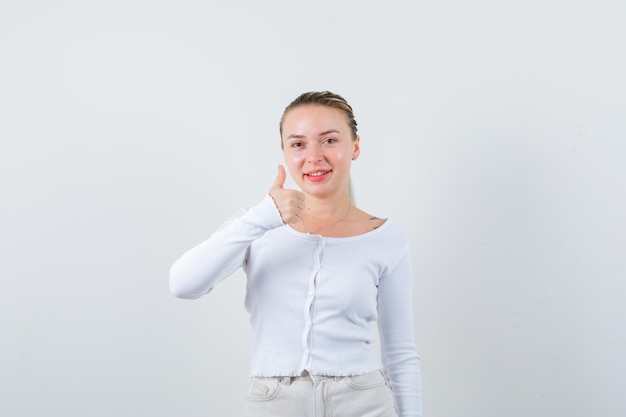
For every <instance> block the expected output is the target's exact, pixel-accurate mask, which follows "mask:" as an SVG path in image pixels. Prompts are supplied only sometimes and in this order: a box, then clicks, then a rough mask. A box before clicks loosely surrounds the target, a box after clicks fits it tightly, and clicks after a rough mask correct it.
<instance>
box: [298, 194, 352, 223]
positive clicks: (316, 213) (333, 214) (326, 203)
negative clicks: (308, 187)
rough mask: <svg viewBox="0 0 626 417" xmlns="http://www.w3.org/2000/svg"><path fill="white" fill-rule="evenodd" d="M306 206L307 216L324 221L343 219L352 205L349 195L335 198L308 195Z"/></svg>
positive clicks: (305, 212)
mask: <svg viewBox="0 0 626 417" xmlns="http://www.w3.org/2000/svg"><path fill="white" fill-rule="evenodd" d="M305 205H306V208H305V210H304V214H305V216H307V217H310V218H313V219H318V220H322V221H323V220H336V219H337V218H343V217H344V216H346V212H347V211H348V209H349V208H350V206H351V205H352V204H351V203H350V200H349V199H348V196H347V195H346V196H337V197H334V198H316V197H312V196H309V195H307V196H306V197H305Z"/></svg>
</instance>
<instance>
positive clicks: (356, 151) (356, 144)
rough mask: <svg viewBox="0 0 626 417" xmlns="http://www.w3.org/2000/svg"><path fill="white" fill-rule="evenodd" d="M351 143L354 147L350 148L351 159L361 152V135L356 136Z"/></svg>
mask: <svg viewBox="0 0 626 417" xmlns="http://www.w3.org/2000/svg"><path fill="white" fill-rule="evenodd" d="M352 143H353V145H354V149H353V150H352V160H355V159H356V158H358V157H359V155H360V154H361V137H360V136H357V137H356V139H355V140H354V141H353V142H352Z"/></svg>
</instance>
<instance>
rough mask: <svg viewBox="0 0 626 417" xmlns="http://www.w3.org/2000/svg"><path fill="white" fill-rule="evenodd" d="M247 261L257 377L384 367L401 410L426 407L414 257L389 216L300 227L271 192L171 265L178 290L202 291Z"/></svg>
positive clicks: (191, 295) (406, 414) (410, 415)
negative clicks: (348, 226)
mask: <svg viewBox="0 0 626 417" xmlns="http://www.w3.org/2000/svg"><path fill="white" fill-rule="evenodd" d="M239 267H243V268H244V270H245V271H246V275H247V288H246V298H245V306H246V309H247V310H248V312H249V313H250V323H251V327H252V357H251V376H297V375H300V374H301V373H302V372H303V371H304V370H307V371H308V372H309V373H310V374H312V375H333V376H347V375H359V374H363V373H367V372H371V371H374V370H377V369H381V368H383V369H384V370H385V374H386V375H387V377H388V379H389V382H390V385H391V387H392V391H393V394H394V399H395V402H396V408H397V409H398V412H399V416H400V417H417V416H420V415H421V382H420V365H419V356H418V354H417V350H416V347H415V340H414V335H413V304H412V281H413V274H412V267H411V256H410V250H409V241H408V239H407V238H406V237H405V236H404V234H403V233H402V232H401V231H400V229H399V228H397V227H395V226H394V225H393V224H392V223H391V222H390V221H389V220H387V221H386V222H385V223H384V224H383V225H382V226H380V227H379V228H377V229H375V230H372V231H370V232H367V233H364V234H361V235H357V236H351V237H342V238H330V237H323V236H320V235H312V234H306V233H301V232H298V231H296V230H295V229H293V228H291V227H290V226H288V225H284V224H283V223H282V220H281V218H280V214H279V213H278V210H277V208H276V206H275V205H274V201H273V200H272V198H271V197H270V196H269V195H267V196H266V197H265V199H264V200H263V201H262V202H261V203H260V204H258V205H256V206H254V207H252V208H251V209H249V210H242V211H241V212H240V213H238V214H237V215H236V216H235V217H233V218H231V219H230V220H228V221H227V222H226V223H224V224H223V225H222V226H221V227H220V229H218V230H217V231H216V232H215V233H213V235H211V237H210V238H209V239H208V240H206V241H204V242H203V243H201V244H199V245H198V246H196V247H195V248H193V249H191V250H189V251H188V252H186V253H185V254H183V256H182V257H181V258H180V259H178V260H177V261H176V262H175V263H174V264H173V265H172V267H171V270H170V289H171V291H172V293H173V294H174V295H175V296H176V297H179V298H187V299H195V298H198V297H200V296H202V295H204V294H207V293H209V292H210V291H211V290H212V289H213V288H214V286H215V285H216V284H217V283H218V282H220V281H221V280H223V279H225V278H226V277H228V276H229V275H231V274H232V273H233V272H235V270H237V269H238V268H239ZM376 323H377V324H378V332H379V336H380V347H381V352H380V353H379V352H378V349H377V348H376V344H375V341H376V327H375V324H376ZM381 356H382V364H381V360H380V358H381ZM383 365H384V366H383Z"/></svg>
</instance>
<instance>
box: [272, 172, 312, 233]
mask: <svg viewBox="0 0 626 417" xmlns="http://www.w3.org/2000/svg"><path fill="white" fill-rule="evenodd" d="M286 178H287V173H286V172H285V168H284V167H283V166H282V165H278V175H277V176H276V179H275V180H274V184H272V188H270V190H269V195H270V196H271V197H272V198H273V199H274V204H276V207H277V208H278V211H279V213H280V217H281V218H282V219H283V223H285V224H294V223H298V222H299V221H300V216H302V211H303V210H304V194H302V193H301V192H300V191H296V190H289V189H284V188H283V187H284V185H285V179H286Z"/></svg>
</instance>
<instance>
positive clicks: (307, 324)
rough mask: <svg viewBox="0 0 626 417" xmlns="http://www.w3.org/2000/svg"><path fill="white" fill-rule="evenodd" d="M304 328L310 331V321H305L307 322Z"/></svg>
mask: <svg viewBox="0 0 626 417" xmlns="http://www.w3.org/2000/svg"><path fill="white" fill-rule="evenodd" d="M306 328H307V329H310V328H311V322H310V321H307V322H306Z"/></svg>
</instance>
